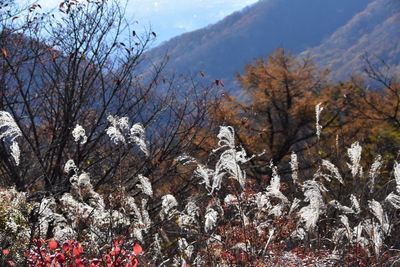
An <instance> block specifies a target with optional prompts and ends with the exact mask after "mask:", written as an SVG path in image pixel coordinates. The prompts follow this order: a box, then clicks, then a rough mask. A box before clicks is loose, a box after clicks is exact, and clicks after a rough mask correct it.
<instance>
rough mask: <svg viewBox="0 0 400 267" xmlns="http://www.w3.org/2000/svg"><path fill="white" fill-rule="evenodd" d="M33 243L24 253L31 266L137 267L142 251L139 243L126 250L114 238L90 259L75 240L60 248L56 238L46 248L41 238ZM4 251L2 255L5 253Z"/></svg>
mask: <svg viewBox="0 0 400 267" xmlns="http://www.w3.org/2000/svg"><path fill="white" fill-rule="evenodd" d="M33 244H34V246H33V248H32V249H31V250H29V251H27V252H26V253H25V258H26V260H27V263H28V266H32V267H50V266H54V267H61V266H67V267H85V266H89V267H97V266H107V267H137V266H138V264H139V260H138V256H139V255H140V254H141V253H142V247H141V246H140V245H139V244H135V245H134V247H133V250H132V251H130V250H126V249H125V248H124V247H123V244H124V242H123V240H115V241H114V242H113V247H112V248H111V249H110V250H108V251H106V252H104V254H103V255H101V257H100V258H93V259H90V260H89V259H88V258H87V257H86V256H85V255H84V249H83V247H82V245H81V244H80V243H79V242H77V241H75V240H67V241H65V242H64V243H63V244H62V246H61V248H58V247H59V246H58V242H57V241H56V240H50V241H49V242H48V245H47V248H46V246H45V242H44V240H43V239H35V240H34V241H33ZM4 251H5V250H3V255H6V253H4ZM9 266H14V265H10V264H9Z"/></svg>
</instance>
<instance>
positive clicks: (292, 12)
mask: <svg viewBox="0 0 400 267" xmlns="http://www.w3.org/2000/svg"><path fill="white" fill-rule="evenodd" d="M371 1H372V0H352V1H349V0H295V1H294V0H261V1H260V2H258V3H256V4H254V5H252V6H250V7H248V8H246V9H244V10H242V11H240V12H236V13H234V14H232V15H230V16H228V17H226V18H225V19H223V20H222V21H220V22H219V23H217V24H214V25H211V26H208V27H206V28H203V29H201V30H197V31H194V32H191V33H186V34H183V35H181V36H178V37H176V38H173V39H172V40H170V41H168V42H165V43H164V44H162V45H160V46H159V47H157V48H155V49H153V50H151V51H150V52H149V53H148V54H147V58H148V59H149V60H151V61H155V62H156V61H157V59H159V58H161V57H162V56H163V55H165V53H168V54H169V56H170V63H169V65H168V68H169V70H170V71H177V72H183V73H187V72H188V71H189V72H192V73H194V72H198V71H200V70H202V71H204V72H205V73H206V74H207V75H208V77H209V78H211V79H224V80H226V81H231V82H232V81H233V80H234V76H235V74H236V73H238V72H240V71H242V70H243V69H244V65H245V64H247V63H250V62H251V61H252V60H254V59H255V58H258V57H262V56H267V55H268V54H269V53H270V52H272V51H273V50H274V49H276V48H278V47H284V48H286V49H288V50H290V51H292V52H294V53H300V52H302V51H304V50H306V49H308V48H312V47H315V46H318V45H320V44H321V43H322V42H323V41H324V40H326V39H328V38H329V37H330V36H331V35H332V34H333V33H334V32H335V31H336V30H337V29H338V28H340V27H341V26H343V25H345V24H346V23H347V22H348V21H349V20H351V19H352V18H353V17H354V16H355V15H356V14H358V13H359V12H361V11H363V10H364V9H365V7H366V6H367V4H368V3H370V2H371ZM226 84H230V85H232V83H229V82H228V83H226ZM228 87H229V86H228Z"/></svg>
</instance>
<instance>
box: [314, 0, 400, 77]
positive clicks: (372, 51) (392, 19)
mask: <svg viewBox="0 0 400 267" xmlns="http://www.w3.org/2000/svg"><path fill="white" fill-rule="evenodd" d="M306 53H310V54H311V55H312V56H313V58H314V60H315V61H316V63H317V64H318V65H320V66H325V67H326V66H329V67H330V68H331V69H332V77H333V78H334V79H335V80H341V79H347V78H348V77H349V76H350V74H360V73H362V72H363V69H364V67H365V65H366V61H365V56H367V57H368V59H369V60H370V61H371V63H373V64H374V63H377V64H379V63H378V62H379V61H381V60H383V61H385V63H386V64H388V65H391V66H392V67H393V71H395V70H396V68H397V69H399V65H400V1H398V0H375V1H374V2H373V3H371V4H369V5H368V6H367V7H366V8H365V10H363V11H362V12H360V13H358V14H357V15H355V16H354V17H353V18H352V19H351V20H350V21H349V22H348V23H346V24H345V25H344V26H342V27H341V28H339V29H338V30H337V31H336V32H335V33H333V34H332V35H331V36H330V38H328V40H326V41H325V42H323V43H322V44H321V45H319V46H317V47H315V48H312V49H309V50H307V51H306Z"/></svg>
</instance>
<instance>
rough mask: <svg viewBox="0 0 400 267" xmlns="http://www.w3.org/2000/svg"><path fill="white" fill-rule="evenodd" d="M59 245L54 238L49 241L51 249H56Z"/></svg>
mask: <svg viewBox="0 0 400 267" xmlns="http://www.w3.org/2000/svg"><path fill="white" fill-rule="evenodd" d="M57 247H58V243H57V241H55V240H54V239H52V240H50V241H49V249H51V250H55V249H56V248H57Z"/></svg>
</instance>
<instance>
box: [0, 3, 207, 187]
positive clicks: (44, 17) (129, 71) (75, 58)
mask: <svg viewBox="0 0 400 267" xmlns="http://www.w3.org/2000/svg"><path fill="white" fill-rule="evenodd" d="M123 6H124V5H123V4H122V3H119V2H117V1H97V2H92V1H87V2H81V3H78V2H76V1H72V0H70V1H64V2H62V3H61V4H60V7H59V11H58V12H56V13H50V14H44V13H40V12H39V11H40V7H39V8H37V7H35V8H34V9H31V10H29V12H28V15H26V17H25V20H24V23H25V24H24V27H20V28H19V30H15V31H10V30H7V29H5V28H3V30H2V34H3V35H4V36H3V37H2V38H1V47H2V48H3V53H2V55H1V59H0V64H1V69H2V71H1V77H0V79H1V81H2V82H1V90H0V92H1V93H0V109H1V110H6V111H8V112H9V113H10V114H12V116H13V117H14V118H15V120H16V122H17V124H18V126H19V128H20V129H21V131H22V137H21V138H20V140H21V142H20V143H21V150H22V151H21V154H22V155H23V158H22V160H21V164H20V166H16V164H15V163H14V162H13V161H12V159H11V158H10V157H9V153H10V151H9V149H8V148H7V146H5V144H4V141H3V144H2V146H1V148H0V153H1V155H2V157H1V161H0V175H1V180H2V184H8V185H9V184H15V185H16V186H17V187H18V188H19V189H21V190H27V189H29V190H33V189H34V188H43V189H45V191H50V192H53V193H56V192H64V191H66V190H68V189H69V179H68V178H69V177H68V174H65V173H63V168H64V164H65V163H66V161H67V160H68V159H73V160H74V162H75V163H76V165H77V166H78V167H79V168H80V169H82V170H87V171H89V172H90V173H91V174H92V175H93V179H94V184H96V187H100V186H101V185H104V184H109V183H110V182H117V181H118V182H122V183H125V185H128V187H130V188H131V189H134V188H135V187H134V186H133V185H134V184H135V182H136V178H135V177H136V176H137V175H138V174H139V173H142V174H144V175H150V176H151V175H155V176H156V177H155V178H154V179H160V178H161V177H162V176H163V175H164V173H165V172H166V171H171V168H165V166H164V168H163V164H162V163H163V162H164V165H165V164H166V165H168V164H170V163H171V162H173V159H174V158H175V157H176V156H178V155H179V154H180V153H182V152H184V151H185V149H196V148H195V146H194V145H193V143H192V142H191V141H190V140H188V138H187V137H188V136H191V137H195V136H196V133H197V130H198V129H199V128H202V127H205V126H206V125H207V120H206V118H207V108H206V107H207V102H208V101H209V99H210V97H211V94H210V90H209V89H211V87H212V86H208V88H204V86H203V85H200V84H198V83H195V82H193V83H192V84H191V86H189V87H188V88H187V90H186V91H187V92H188V93H187V94H186V95H185V96H182V95H178V94H177V90H176V86H177V83H180V81H179V79H174V78H173V77H163V76H162V75H161V73H162V69H163V67H164V63H165V61H164V62H163V63H162V64H160V65H158V66H153V68H152V69H151V70H146V73H145V75H143V72H142V71H140V68H139V65H140V63H141V61H142V59H143V54H144V52H145V51H146V49H147V48H148V46H149V44H150V43H151V41H152V39H153V38H155V34H153V33H152V32H150V31H148V32H147V31H146V32H144V33H141V34H138V33H137V32H136V31H135V28H134V26H136V25H135V23H129V22H128V21H127V20H126V19H125V14H124V8H123ZM37 9H38V10H39V11H38V10H37ZM32 14H35V15H32ZM10 19H12V18H10ZM5 35H7V36H5ZM200 90H201V91H202V93H201V94H199V93H198V92H199V91H200ZM109 115H115V116H118V117H120V118H121V117H128V118H129V122H130V123H131V124H133V123H141V124H142V125H143V126H144V127H145V128H146V129H147V138H148V140H149V144H148V145H149V155H148V157H147V156H146V155H145V154H144V153H142V152H140V150H139V149H138V148H137V146H136V145H132V144H128V143H119V144H114V143H113V142H111V141H110V138H109V137H108V136H107V134H106V132H105V130H106V129H107V127H108V126H109V124H110V123H109V121H108V120H107V117H108V116H109ZM77 124H79V125H81V126H82V127H83V128H84V129H85V132H86V135H87V139H88V141H87V142H85V143H80V142H76V141H75V140H74V138H73V136H72V131H73V130H74V128H75V126H76V125H77ZM7 155H8V156H7ZM166 162H169V163H166ZM172 169H173V168H172Z"/></svg>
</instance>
